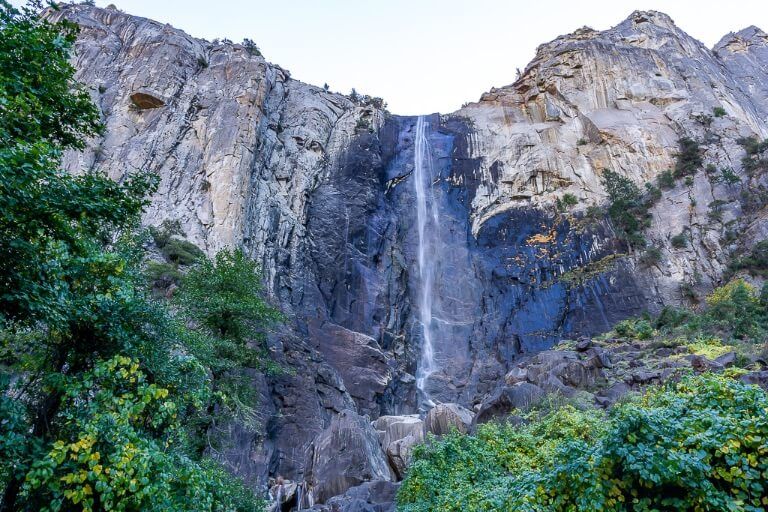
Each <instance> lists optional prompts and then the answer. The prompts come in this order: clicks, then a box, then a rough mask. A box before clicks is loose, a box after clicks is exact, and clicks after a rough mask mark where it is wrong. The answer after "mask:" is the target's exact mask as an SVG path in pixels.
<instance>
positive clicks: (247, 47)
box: [243, 37, 261, 57]
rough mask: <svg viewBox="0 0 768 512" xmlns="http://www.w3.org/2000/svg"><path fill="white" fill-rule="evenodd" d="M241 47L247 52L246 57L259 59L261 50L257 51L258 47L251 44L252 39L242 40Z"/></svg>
mask: <svg viewBox="0 0 768 512" xmlns="http://www.w3.org/2000/svg"><path fill="white" fill-rule="evenodd" d="M243 47H244V48H245V51H247V52H248V55H254V56H256V57H261V50H259V47H258V46H256V43H254V42H253V39H248V38H247V37H246V38H245V39H243Z"/></svg>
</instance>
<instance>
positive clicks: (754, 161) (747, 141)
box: [737, 137, 768, 174]
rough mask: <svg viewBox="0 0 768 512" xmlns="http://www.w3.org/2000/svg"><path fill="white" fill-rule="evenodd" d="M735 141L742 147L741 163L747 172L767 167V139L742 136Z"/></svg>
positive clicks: (750, 172) (752, 172)
mask: <svg viewBox="0 0 768 512" xmlns="http://www.w3.org/2000/svg"><path fill="white" fill-rule="evenodd" d="M737 142H738V143H739V144H740V145H741V147H743V148H744V153H745V154H744V156H743V157H742V159H741V165H742V167H743V168H744V170H745V171H747V173H749V174H754V173H755V172H757V171H764V170H766V169H768V155H766V154H765V153H766V152H768V139H766V140H764V141H762V142H760V141H759V140H758V139H757V138H756V137H743V138H741V139H739V140H738V141H737Z"/></svg>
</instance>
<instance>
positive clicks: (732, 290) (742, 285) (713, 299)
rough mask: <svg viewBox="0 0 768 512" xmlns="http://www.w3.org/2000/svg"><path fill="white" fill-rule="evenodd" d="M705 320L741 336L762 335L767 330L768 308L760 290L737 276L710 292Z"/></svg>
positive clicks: (742, 337)
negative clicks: (762, 301)
mask: <svg viewBox="0 0 768 512" xmlns="http://www.w3.org/2000/svg"><path fill="white" fill-rule="evenodd" d="M706 301H707V311H706V313H705V320H706V321H707V322H708V323H710V324H711V325H713V326H716V327H720V328H721V329H723V330H724V331H727V332H730V333H732V335H733V336H735V337H736V338H740V339H760V338H762V336H764V335H765V332H766V321H767V320H768V318H766V310H765V308H764V307H763V306H762V304H761V303H760V297H759V295H758V293H757V290H756V289H755V288H754V287H753V286H752V285H750V284H748V283H746V282H745V281H744V280H742V279H735V280H733V281H731V282H730V283H728V284H726V285H725V286H721V287H720V288H717V289H715V290H714V291H713V292H712V293H711V294H710V295H709V296H707V299H706Z"/></svg>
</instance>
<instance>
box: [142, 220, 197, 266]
mask: <svg viewBox="0 0 768 512" xmlns="http://www.w3.org/2000/svg"><path fill="white" fill-rule="evenodd" d="M149 233H150V235H151V236H152V239H153V240H154V242H155V245H157V247H158V249H160V252H162V253H163V256H164V257H165V259H166V260H168V261H170V262H171V263H175V264H177V265H191V264H193V263H195V262H197V261H200V260H202V259H204V258H205V253H204V252H203V251H202V250H201V249H200V248H199V247H197V246H196V245H195V244H193V243H192V242H189V241H187V240H184V239H183V238H179V237H180V236H184V232H183V231H182V230H181V224H180V223H179V222H178V221H167V220H166V221H163V223H162V224H160V226H158V227H156V226H151V227H150V228H149Z"/></svg>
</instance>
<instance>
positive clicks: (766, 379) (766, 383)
mask: <svg viewBox="0 0 768 512" xmlns="http://www.w3.org/2000/svg"><path fill="white" fill-rule="evenodd" d="M741 381H742V382H746V383H747V384H755V385H757V386H760V387H761V388H763V389H765V390H766V391H768V370H762V371H759V372H751V373H747V374H746V375H742V376H741Z"/></svg>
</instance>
